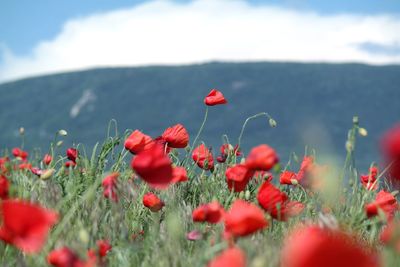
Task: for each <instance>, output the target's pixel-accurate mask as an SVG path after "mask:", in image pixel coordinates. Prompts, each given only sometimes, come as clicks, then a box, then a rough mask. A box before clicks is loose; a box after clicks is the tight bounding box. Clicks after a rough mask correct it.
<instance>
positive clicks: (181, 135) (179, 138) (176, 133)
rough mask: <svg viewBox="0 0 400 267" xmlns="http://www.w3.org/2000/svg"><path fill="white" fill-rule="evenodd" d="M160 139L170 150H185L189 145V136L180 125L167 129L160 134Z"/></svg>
mask: <svg viewBox="0 0 400 267" xmlns="http://www.w3.org/2000/svg"><path fill="white" fill-rule="evenodd" d="M162 138H163V139H164V140H165V141H166V142H167V145H168V146H169V147H172V148H185V147H186V146H187V145H188V143H189V134H188V132H187V131H186V129H185V127H183V125H182V124H177V125H174V126H172V127H169V128H167V129H166V130H165V131H164V133H163V134H162Z"/></svg>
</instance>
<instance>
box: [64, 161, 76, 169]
mask: <svg viewBox="0 0 400 267" xmlns="http://www.w3.org/2000/svg"><path fill="white" fill-rule="evenodd" d="M75 166H76V163H75V161H72V160H68V161H67V162H65V167H66V168H69V167H75Z"/></svg>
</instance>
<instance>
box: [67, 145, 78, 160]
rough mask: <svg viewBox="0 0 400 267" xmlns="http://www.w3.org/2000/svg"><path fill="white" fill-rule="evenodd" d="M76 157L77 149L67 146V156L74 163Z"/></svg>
mask: <svg viewBox="0 0 400 267" xmlns="http://www.w3.org/2000/svg"><path fill="white" fill-rule="evenodd" d="M77 157H78V150H76V149H75V148H72V147H71V148H68V149H67V158H68V159H69V160H71V161H73V162H75V163H76V158H77Z"/></svg>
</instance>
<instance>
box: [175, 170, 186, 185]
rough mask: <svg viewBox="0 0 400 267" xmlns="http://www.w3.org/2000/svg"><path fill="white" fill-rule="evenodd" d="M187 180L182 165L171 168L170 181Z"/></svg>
mask: <svg viewBox="0 0 400 267" xmlns="http://www.w3.org/2000/svg"><path fill="white" fill-rule="evenodd" d="M187 180H188V177H187V172H186V169H185V168H184V167H174V168H173V169H172V183H180V182H186V181H187Z"/></svg>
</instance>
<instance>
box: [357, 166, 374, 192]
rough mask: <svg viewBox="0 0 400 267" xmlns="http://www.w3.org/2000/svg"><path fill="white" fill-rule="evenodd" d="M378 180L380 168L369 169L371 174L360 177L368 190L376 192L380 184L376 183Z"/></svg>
mask: <svg viewBox="0 0 400 267" xmlns="http://www.w3.org/2000/svg"><path fill="white" fill-rule="evenodd" d="M377 178H378V168H377V167H371V168H370V169H369V174H367V175H361V176H360V181H361V184H362V185H363V186H364V187H365V188H366V189H367V190H376V189H377V188H378V183H377V182H376V179H377Z"/></svg>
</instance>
